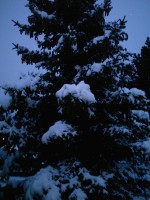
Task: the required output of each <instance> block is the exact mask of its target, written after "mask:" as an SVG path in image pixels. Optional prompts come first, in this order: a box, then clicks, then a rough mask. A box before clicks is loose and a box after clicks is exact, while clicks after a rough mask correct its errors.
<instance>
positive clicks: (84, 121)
mask: <svg viewBox="0 0 150 200" xmlns="http://www.w3.org/2000/svg"><path fill="white" fill-rule="evenodd" d="M28 8H29V9H30V11H31V15H30V16H29V17H28V24H27V25H23V24H20V23H19V22H14V25H15V26H18V28H19V30H20V33H25V34H26V35H28V36H29V37H31V38H34V39H35V40H36V42H37V45H38V49H37V50H36V51H30V50H28V48H25V47H21V46H20V45H18V44H17V45H16V44H14V48H15V49H16V51H17V53H18V55H21V56H22V62H25V63H26V64H34V65H35V67H36V68H37V69H39V73H40V74H34V73H33V74H30V76H29V77H30V78H31V80H32V81H33V80H34V79H35V82H34V83H33V84H29V85H27V86H24V87H23V88H18V89H17V88H5V89H6V91H7V92H8V93H9V94H10V96H11V98H12V100H11V104H10V105H9V107H8V108H7V109H6V110H2V117H1V129H2V130H3V133H4V134H6V135H7V137H8V139H7V143H6V145H4V146H3V148H2V151H5V152H6V155H4V158H3V161H4V160H5V161H4V167H3V171H4V172H3V176H7V175H8V172H9V170H6V169H7V167H6V165H7V163H9V165H10V169H12V172H14V171H15V170H16V171H17V170H18V171H19V170H22V171H23V173H24V174H26V175H32V174H34V173H36V172H37V173H36V174H35V175H34V176H33V177H31V178H28V180H27V182H26V183H25V191H26V195H25V196H26V199H46V198H48V197H47V195H51V193H50V192H51V189H52V188H53V189H54V190H56V191H57V192H56V194H57V195H58V196H59V198H56V199H57V200H58V199H91V200H93V199H102V200H129V199H134V197H135V196H141V197H143V196H145V198H148V195H149V194H150V191H149V186H148V183H149V182H150V180H149V179H148V178H147V177H148V173H149V153H148V150H147V148H146V145H145V144H147V143H148V142H149V137H150V134H149V129H150V123H149V113H148V109H149V100H148V99H147V98H146V96H145V93H144V92H143V91H142V90H139V89H137V88H134V87H135V80H136V78H137V69H136V66H135V63H133V55H132V54H130V53H129V52H127V50H126V49H124V48H123V47H122V46H121V45H120V42H121V41H125V40H127V39H128V35H127V34H126V33H125V32H124V29H125V25H126V21H125V18H123V19H119V20H118V21H114V22H106V21H105V16H106V15H108V14H109V12H110V11H111V1H110V0H104V2H103V3H102V2H101V3H100V4H98V1H95V0H83V1H79V0H54V1H53V0H28ZM148 44H149V40H148V41H147V45H148ZM144 49H147V47H145V48H144V47H143V51H142V52H143V55H145V53H144V52H145V50H144ZM140 59H141V60H142V58H140ZM140 59H139V60H140ZM142 62H144V61H142ZM137 63H138V61H137ZM139 63H140V62H139ZM139 66H140V65H139ZM41 69H44V71H41ZM139 69H140V67H139ZM22 78H25V77H22ZM141 88H142V87H141ZM4 121H5V123H4ZM10 129H11V131H10ZM10 160H11V161H12V162H10ZM3 161H2V162H3ZM47 165H50V166H49V167H46V166H47ZM43 167H45V168H44V169H42V170H40V169H41V168H43ZM39 170H40V171H39ZM43 177H44V180H45V181H46V183H47V181H48V184H50V186H48V187H47V186H45V185H44V183H43V182H42V181H41V182H38V181H39V180H40V179H41V180H42V178H43ZM37 182H38V183H39V186H38V187H39V190H38V191H35V188H34V184H35V185H36V183H37ZM51 184H52V185H51ZM40 188H42V189H41V190H40ZM41 191H42V192H41ZM77 191H78V192H79V193H80V194H81V195H82V197H83V196H84V198H81V197H79V196H78V195H79V194H76V192H77ZM58 196H57V197H58ZM49 198H50V197H49Z"/></svg>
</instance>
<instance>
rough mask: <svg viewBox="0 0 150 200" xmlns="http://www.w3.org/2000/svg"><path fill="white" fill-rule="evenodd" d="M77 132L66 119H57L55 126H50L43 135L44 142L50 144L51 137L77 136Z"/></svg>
mask: <svg viewBox="0 0 150 200" xmlns="http://www.w3.org/2000/svg"><path fill="white" fill-rule="evenodd" d="M76 134H77V132H76V131H75V130H74V128H73V127H72V126H71V125H69V124H67V123H65V122H64V121H57V122H56V123H55V124H54V125H53V126H51V127H50V128H49V130H48V131H47V132H46V133H45V134H44V135H43V136H42V142H43V143H44V144H48V142H49V141H50V140H51V139H56V138H58V137H60V138H61V137H63V136H65V137H69V136H70V135H71V136H75V135H76Z"/></svg>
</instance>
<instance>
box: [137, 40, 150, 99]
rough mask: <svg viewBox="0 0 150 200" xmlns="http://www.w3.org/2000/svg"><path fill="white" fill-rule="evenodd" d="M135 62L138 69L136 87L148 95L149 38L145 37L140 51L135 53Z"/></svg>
mask: <svg viewBox="0 0 150 200" xmlns="http://www.w3.org/2000/svg"><path fill="white" fill-rule="evenodd" d="M135 63H136V66H137V70H138V79H137V84H138V87H139V88H141V89H142V90H144V91H145V92H146V95H147V96H148V97H150V91H149V85H150V38H149V37H148V38H147V39H146V42H145V45H144V46H143V47H142V48H141V53H140V54H138V55H136V58H135Z"/></svg>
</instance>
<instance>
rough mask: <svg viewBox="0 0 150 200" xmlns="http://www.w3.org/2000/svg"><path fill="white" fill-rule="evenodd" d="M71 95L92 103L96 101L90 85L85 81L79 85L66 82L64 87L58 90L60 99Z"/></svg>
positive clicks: (57, 93) (57, 95)
mask: <svg viewBox="0 0 150 200" xmlns="http://www.w3.org/2000/svg"><path fill="white" fill-rule="evenodd" d="M68 95H71V96H72V97H75V98H77V99H78V100H80V101H84V102H85V103H88V104H91V103H95V102H96V100H95V97H94V95H93V94H92V92H91V90H90V86H89V85H88V84H86V83H84V81H81V82H80V83H78V84H77V85H75V84H64V85H63V86H62V88H61V89H60V90H59V91H57V92H56V97H57V98H58V99H59V100H62V99H63V98H65V97H67V96H68Z"/></svg>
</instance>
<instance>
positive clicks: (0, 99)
mask: <svg viewBox="0 0 150 200" xmlns="http://www.w3.org/2000/svg"><path fill="white" fill-rule="evenodd" d="M10 101H11V97H10V96H9V95H8V94H5V90H3V89H2V88H0V106H2V107H3V108H5V109H6V108H8V106H9V105H10Z"/></svg>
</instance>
